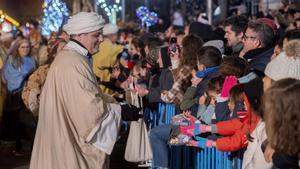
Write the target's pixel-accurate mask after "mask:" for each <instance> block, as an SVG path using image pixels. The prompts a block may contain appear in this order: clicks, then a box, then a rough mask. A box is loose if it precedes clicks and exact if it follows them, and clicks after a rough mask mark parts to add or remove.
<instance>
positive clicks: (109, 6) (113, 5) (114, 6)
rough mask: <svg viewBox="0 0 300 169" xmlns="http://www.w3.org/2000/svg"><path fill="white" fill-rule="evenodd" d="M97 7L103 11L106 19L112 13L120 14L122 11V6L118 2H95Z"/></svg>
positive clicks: (110, 0) (98, 0)
mask: <svg viewBox="0 0 300 169" xmlns="http://www.w3.org/2000/svg"><path fill="white" fill-rule="evenodd" d="M96 4H97V6H99V7H100V8H101V9H103V10H104V11H105V13H106V15H107V16H108V17H110V16H111V15H112V14H113V13H117V12H120V11H121V10H122V5H121V3H120V0H115V1H114V2H113V0H108V2H106V0H96Z"/></svg>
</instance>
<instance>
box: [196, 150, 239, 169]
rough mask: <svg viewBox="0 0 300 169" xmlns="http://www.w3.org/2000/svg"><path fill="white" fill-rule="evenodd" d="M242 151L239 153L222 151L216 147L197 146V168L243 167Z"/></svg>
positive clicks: (228, 168) (234, 168) (233, 168)
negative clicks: (201, 147)
mask: <svg viewBox="0 0 300 169" xmlns="http://www.w3.org/2000/svg"><path fill="white" fill-rule="evenodd" d="M242 155H243V154H242V151H239V152H237V153H231V152H221V151H218V150H217V149H216V148H205V149H200V148H197V149H196V151H195V152H194V156H196V157H197V159H196V161H195V166H196V167H195V169H241V168H242Z"/></svg>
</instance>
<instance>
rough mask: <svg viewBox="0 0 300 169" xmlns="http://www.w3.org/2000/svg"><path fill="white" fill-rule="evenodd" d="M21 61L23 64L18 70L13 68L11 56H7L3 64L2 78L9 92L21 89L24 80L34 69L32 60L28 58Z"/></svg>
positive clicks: (34, 65)
mask: <svg viewBox="0 0 300 169" xmlns="http://www.w3.org/2000/svg"><path fill="white" fill-rule="evenodd" d="M22 61H23V63H22V65H21V66H20V68H19V69H16V68H15V67H14V66H13V59H12V56H9V58H8V59H7V61H6V63H5V66H4V70H3V76H4V79H5V80H6V83H7V89H8V91H10V92H13V91H16V90H20V89H22V88H23V86H24V82H25V80H26V79H27V77H28V76H29V75H30V74H31V73H32V72H33V71H34V69H35V67H36V64H35V61H34V59H33V58H32V57H30V56H25V57H23V58H22Z"/></svg>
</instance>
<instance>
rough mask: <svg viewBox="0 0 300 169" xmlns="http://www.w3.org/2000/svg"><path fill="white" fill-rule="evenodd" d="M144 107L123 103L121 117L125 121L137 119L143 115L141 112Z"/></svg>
mask: <svg viewBox="0 0 300 169" xmlns="http://www.w3.org/2000/svg"><path fill="white" fill-rule="evenodd" d="M141 110H142V108H137V107H135V106H133V105H129V104H124V105H121V117H122V120H124V121H137V120H138V119H139V118H141V117H142V116H143V115H141V114H139V112H140V111H141Z"/></svg>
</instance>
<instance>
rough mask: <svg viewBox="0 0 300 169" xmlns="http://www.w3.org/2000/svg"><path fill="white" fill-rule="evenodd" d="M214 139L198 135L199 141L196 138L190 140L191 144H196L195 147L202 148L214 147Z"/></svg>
mask: <svg viewBox="0 0 300 169" xmlns="http://www.w3.org/2000/svg"><path fill="white" fill-rule="evenodd" d="M212 142H213V141H212V140H208V139H206V138H202V137H197V141H195V140H190V141H189V143H188V144H189V145H191V146H194V147H200V148H205V147H208V148H212V147H213V146H212Z"/></svg>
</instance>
